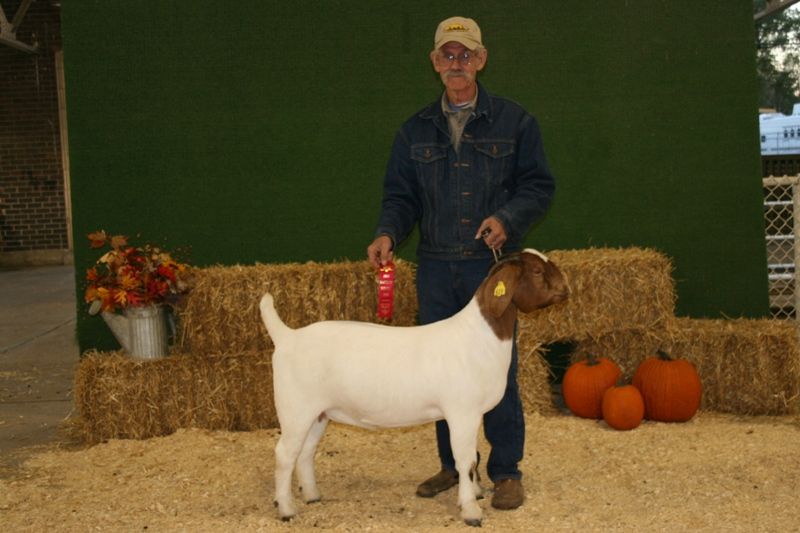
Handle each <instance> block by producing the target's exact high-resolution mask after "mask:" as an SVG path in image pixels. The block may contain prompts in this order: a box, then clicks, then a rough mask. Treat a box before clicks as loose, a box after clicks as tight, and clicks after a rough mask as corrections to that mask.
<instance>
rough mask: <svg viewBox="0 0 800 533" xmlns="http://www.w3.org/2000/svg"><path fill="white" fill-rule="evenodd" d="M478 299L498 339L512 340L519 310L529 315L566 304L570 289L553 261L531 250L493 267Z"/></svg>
mask: <svg viewBox="0 0 800 533" xmlns="http://www.w3.org/2000/svg"><path fill="white" fill-rule="evenodd" d="M476 296H477V299H478V304H479V305H480V307H481V312H482V313H483V315H484V317H485V318H486V319H487V321H488V322H489V323H490V324H491V325H492V328H493V329H494V330H495V332H496V333H497V334H498V336H499V337H500V338H510V337H511V335H513V331H514V321H515V320H516V315H517V313H516V312H517V309H519V310H520V311H522V312H523V313H530V312H531V311H534V310H536V309H541V308H543V307H547V306H549V305H552V304H555V303H558V302H563V301H564V300H566V299H567V297H568V296H569V287H568V286H567V280H566V277H565V276H564V274H562V273H561V270H559V268H558V267H557V266H556V265H555V264H554V263H553V262H552V261H550V260H549V259H548V258H547V257H546V256H545V255H544V254H542V253H540V252H537V251H536V250H532V249H530V248H529V249H526V250H523V251H522V252H520V253H518V254H512V255H509V256H507V257H505V258H503V259H502V260H501V261H500V262H498V263H497V264H496V265H494V266H493V267H492V269H491V270H490V271H489V275H488V276H487V277H486V279H485V280H484V281H483V283H482V284H481V286H480V287H479V288H478V292H477V293H476ZM512 304H513V305H512Z"/></svg>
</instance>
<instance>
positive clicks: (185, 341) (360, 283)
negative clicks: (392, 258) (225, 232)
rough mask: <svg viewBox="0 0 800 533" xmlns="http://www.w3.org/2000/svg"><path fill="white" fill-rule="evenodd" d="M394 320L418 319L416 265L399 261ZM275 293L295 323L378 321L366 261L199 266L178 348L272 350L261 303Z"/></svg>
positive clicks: (284, 312)
mask: <svg viewBox="0 0 800 533" xmlns="http://www.w3.org/2000/svg"><path fill="white" fill-rule="evenodd" d="M395 264H396V267H397V279H396V282H395V305H394V317H393V320H392V324H393V325H397V326H410V325H413V324H414V323H415V321H416V314H417V295H416V288H415V282H414V280H415V266H414V265H413V263H409V262H407V261H402V260H398V261H396V263H395ZM267 291H269V292H271V293H272V294H273V296H274V297H275V305H276V307H277V310H278V313H279V314H280V316H281V318H282V319H283V320H284V322H286V323H287V324H288V325H289V326H290V327H294V328H296V327H301V326H306V325H308V324H311V323H312V322H317V321H320V320H360V321H366V322H377V321H378V319H377V296H376V291H377V283H376V280H375V272H374V270H373V269H372V267H371V266H370V265H369V263H368V262H367V261H356V262H351V261H342V262H338V263H314V262H308V263H304V264H299V263H289V264H270V265H266V264H258V265H254V266H240V265H239V266H215V267H209V268H205V269H200V270H199V271H198V272H197V273H196V277H195V279H194V280H193V287H192V290H191V291H190V293H189V294H188V295H187V297H186V298H185V300H184V302H183V303H182V305H181V307H180V308H179V309H178V312H177V314H178V317H179V320H178V323H179V326H178V327H179V334H178V343H177V344H178V349H179V350H180V351H181V352H183V353H191V354H194V355H205V354H212V355H213V354H217V355H218V354H238V353H247V352H262V353H263V352H265V351H267V350H270V349H272V348H273V345H272V342H271V340H270V339H269V336H268V335H267V332H266V330H265V329H264V325H263V323H262V322H261V315H260V312H259V310H258V304H259V302H260V300H261V296H262V295H263V294H264V293H265V292H267Z"/></svg>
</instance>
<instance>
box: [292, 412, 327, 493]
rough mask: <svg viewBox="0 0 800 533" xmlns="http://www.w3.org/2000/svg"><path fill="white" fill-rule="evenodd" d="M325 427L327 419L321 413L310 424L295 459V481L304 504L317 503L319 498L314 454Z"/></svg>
mask: <svg viewBox="0 0 800 533" xmlns="http://www.w3.org/2000/svg"><path fill="white" fill-rule="evenodd" d="M327 426H328V417H327V416H325V414H324V413H323V414H321V415H319V416H318V417H317V418H316V419H315V420H314V423H313V424H311V429H310V430H309V431H308V435H307V436H306V440H305V442H303V448H302V449H301V450H300V455H299V456H298V458H297V479H298V481H299V482H300V489H301V490H302V492H303V500H305V502H306V503H314V502H318V501H319V500H320V497H321V496H320V492H319V488H317V480H316V476H315V475H314V454H315V453H316V451H317V444H319V441H320V439H322V435H324V434H325V428H326V427H327Z"/></svg>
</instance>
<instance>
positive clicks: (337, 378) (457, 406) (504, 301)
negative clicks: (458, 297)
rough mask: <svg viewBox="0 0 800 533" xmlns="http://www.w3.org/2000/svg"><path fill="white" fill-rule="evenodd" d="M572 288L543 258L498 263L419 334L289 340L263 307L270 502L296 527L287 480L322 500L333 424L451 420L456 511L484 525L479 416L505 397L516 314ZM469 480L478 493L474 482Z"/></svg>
mask: <svg viewBox="0 0 800 533" xmlns="http://www.w3.org/2000/svg"><path fill="white" fill-rule="evenodd" d="M567 294H568V289H567V285H566V281H565V279H564V277H563V275H562V274H561V272H560V271H559V269H558V268H557V267H556V266H555V265H554V264H553V263H552V262H550V261H549V260H548V259H547V257H545V256H544V255H542V254H541V253H539V252H537V251H535V250H525V251H524V252H522V253H519V254H513V255H510V256H508V257H507V258H504V259H502V260H501V261H500V262H499V263H498V264H496V265H495V266H494V267H493V268H492V269H491V271H490V272H489V275H488V276H487V278H486V279H485V280H484V281H483V283H482V284H481V286H480V287H479V288H478V290H477V292H476V293H475V296H474V297H473V298H472V300H471V301H470V302H469V304H467V306H466V307H465V308H464V309H463V310H461V311H460V312H458V313H457V314H456V315H454V316H452V317H451V318H448V319H446V320H442V321H440V322H435V323H433V324H428V325H424V326H417V327H390V326H383V325H377V324H371V323H366V322H349V321H326V322H317V323H315V324H311V325H309V326H306V327H303V328H299V329H291V328H289V327H288V326H286V325H285V324H284V323H283V322H282V321H281V319H280V317H279V316H278V314H277V313H276V311H275V307H274V304H273V298H272V295H270V294H269V293H267V294H265V295H264V297H263V298H262V299H261V317H262V319H263V321H264V325H265V326H266V328H267V331H268V332H269V335H270V337H272V340H273V342H274V343H275V352H274V354H273V356H272V371H273V379H274V393H275V408H276V411H277V413H278V421H279V422H280V427H281V436H280V439H279V441H278V444H277V445H276V446H275V503H276V505H277V507H278V514H279V515H280V517H281V518H282V519H283V520H289V519H290V518H291V517H292V516H294V514H295V512H296V510H295V506H294V502H293V498H292V493H291V479H292V470H293V469H294V467H295V465H296V466H297V477H298V480H299V482H300V486H301V487H302V494H303V499H304V500H305V501H306V502H307V503H310V502H315V501H319V499H320V493H319V490H318V489H317V483H316V479H315V475H314V454H315V450H316V447H317V444H318V443H319V441H320V439H321V438H322V435H323V433H324V431H325V427H326V425H327V423H328V420H334V421H336V422H342V423H345V424H351V425H355V426H360V427H364V428H377V427H399V426H412V425H417V424H423V423H426V422H431V421H434V420H440V419H445V420H447V423H448V425H449V427H450V442H451V446H452V449H453V456H454V458H455V462H456V470H457V471H458V474H459V480H460V483H459V488H458V502H459V504H460V506H461V517H462V518H463V519H464V521H465V522H466V523H467V524H469V525H474V526H478V525H480V523H481V508H480V506H479V505H478V503H477V502H476V496H480V495H481V488H480V485H479V484H478V480H477V478H478V476H477V475H473V473H475V472H474V470H475V468H476V463H475V461H476V453H477V452H476V448H477V438H478V430H479V427H480V424H481V420H482V416H483V414H484V413H486V412H487V411H489V410H490V409H491V408H492V407H494V406H495V405H497V403H498V402H499V401H500V399H501V398H502V396H503V393H504V391H505V388H506V380H507V375H508V367H509V364H510V362H511V343H512V338H513V335H514V324H515V321H516V317H517V309H519V310H520V311H522V312H530V311H533V310H534V309H538V308H541V307H546V306H548V305H550V304H552V303H556V302H560V301H562V300H564V299H566V298H567ZM467 480H471V482H467Z"/></svg>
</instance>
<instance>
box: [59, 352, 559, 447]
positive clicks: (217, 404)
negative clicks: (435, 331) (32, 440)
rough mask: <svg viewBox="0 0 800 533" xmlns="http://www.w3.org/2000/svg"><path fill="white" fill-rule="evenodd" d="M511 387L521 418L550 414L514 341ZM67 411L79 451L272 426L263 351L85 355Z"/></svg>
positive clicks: (535, 358)
mask: <svg viewBox="0 0 800 533" xmlns="http://www.w3.org/2000/svg"><path fill="white" fill-rule="evenodd" d="M517 381H518V384H519V389H520V396H521V398H522V402H523V407H524V409H525V412H527V413H540V414H552V413H553V412H554V407H553V402H552V397H551V391H550V386H549V384H548V367H547V363H546V362H545V360H544V358H543V357H542V355H541V346H540V345H539V344H528V343H526V342H525V340H524V339H522V342H521V343H520V345H519V368H518V379H517ZM75 404H76V407H77V410H78V417H77V418H76V420H74V421H72V423H71V425H72V427H71V432H72V433H73V435H74V436H75V437H76V438H78V439H80V440H81V441H83V442H87V443H97V442H102V441H104V440H108V439H113V438H123V439H146V438H150V437H155V436H164V435H169V434H171V433H173V432H174V431H176V430H177V429H179V428H205V429H224V430H254V429H261V428H271V427H276V426H277V425H278V422H277V416H276V414H275V407H274V396H273V389H272V363H271V350H270V353H269V354H268V355H264V354H253V353H249V354H239V355H232V354H226V355H221V356H202V357H197V356H193V355H182V354H176V355H170V356H169V357H165V358H163V359H156V360H149V361H145V360H136V359H131V358H129V357H126V356H124V355H123V354H122V352H111V353H101V352H90V353H87V354H86V355H85V356H84V357H83V358H82V359H81V361H80V363H79V365H78V369H77V371H76V375H75Z"/></svg>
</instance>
